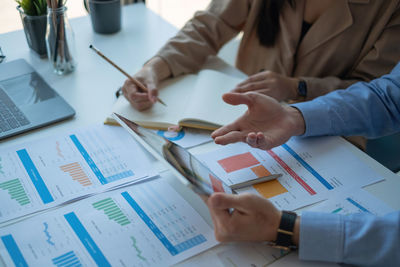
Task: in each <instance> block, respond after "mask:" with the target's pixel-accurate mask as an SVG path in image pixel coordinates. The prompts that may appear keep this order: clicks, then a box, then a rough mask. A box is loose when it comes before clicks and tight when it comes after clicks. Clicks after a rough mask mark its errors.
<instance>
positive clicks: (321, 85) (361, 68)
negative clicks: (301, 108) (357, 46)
mask: <svg viewBox="0 0 400 267" xmlns="http://www.w3.org/2000/svg"><path fill="white" fill-rule="evenodd" d="M388 12H390V13H392V14H391V16H388V20H386V21H379V22H378V23H379V24H380V25H377V26H376V27H375V28H374V29H373V30H372V31H371V33H370V34H369V38H368V40H367V41H366V44H365V46H364V49H363V51H361V53H360V57H359V59H358V61H357V62H356V63H355V64H354V67H353V68H352V69H351V70H350V71H349V72H348V74H347V75H346V77H344V78H343V79H341V78H338V77H333V76H330V77H323V78H315V77H301V78H302V79H303V80H305V81H306V82H307V87H308V96H307V99H313V98H315V97H318V96H321V95H324V94H326V93H329V92H331V91H333V90H336V89H345V88H347V87H348V86H350V85H352V84H353V83H356V82H360V81H370V80H373V79H375V78H376V77H380V76H382V75H384V74H387V73H389V72H390V71H391V70H392V68H393V67H394V66H395V65H396V64H397V63H398V62H399V61H400V7H399V6H397V8H396V11H395V12H394V13H393V10H390V11H388ZM344 56H345V55H344Z"/></svg>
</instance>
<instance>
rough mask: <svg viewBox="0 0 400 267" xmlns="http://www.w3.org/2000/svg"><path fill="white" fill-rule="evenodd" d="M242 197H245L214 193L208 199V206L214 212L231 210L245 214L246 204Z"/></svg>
mask: <svg viewBox="0 0 400 267" xmlns="http://www.w3.org/2000/svg"><path fill="white" fill-rule="evenodd" d="M243 197H246V195H245V194H244V195H231V194H225V193H214V194H212V195H211V196H210V197H209V198H208V203H209V206H210V207H212V208H213V209H215V210H229V209H231V208H233V209H235V210H239V211H242V212H246V208H247V206H248V205H247V203H245V202H246V200H245V199H243Z"/></svg>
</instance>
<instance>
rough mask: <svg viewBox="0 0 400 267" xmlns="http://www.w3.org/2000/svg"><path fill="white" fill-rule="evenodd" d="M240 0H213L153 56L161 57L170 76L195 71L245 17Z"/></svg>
mask: <svg viewBox="0 0 400 267" xmlns="http://www.w3.org/2000/svg"><path fill="white" fill-rule="evenodd" d="M248 11H249V3H248V1H244V0H214V1H212V2H211V3H210V5H209V6H208V8H207V9H206V10H205V11H198V12H196V14H195V16H194V17H193V18H192V19H191V20H190V21H188V22H187V23H186V25H185V26H184V27H183V28H182V29H181V30H180V31H179V32H178V34H177V35H176V36H175V37H173V38H171V39H170V40H169V41H168V42H167V44H165V45H164V46H163V47H162V48H161V49H160V50H159V52H158V53H157V54H156V56H158V57H161V58H163V59H164V60H165V61H166V62H167V64H168V65H169V67H170V70H171V72H172V75H173V76H177V75H180V74H183V73H190V72H195V71H198V70H199V69H200V68H201V66H202V65H203V63H204V62H205V61H206V59H207V57H208V56H210V55H216V54H217V53H218V50H219V49H220V48H221V47H222V46H223V45H224V44H225V43H227V42H228V41H229V40H231V39H232V38H233V37H234V36H235V35H237V34H238V33H239V32H240V31H241V29H242V27H243V25H244V23H245V21H246V18H247V14H248Z"/></svg>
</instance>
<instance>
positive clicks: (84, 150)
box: [0, 125, 157, 222]
mask: <svg viewBox="0 0 400 267" xmlns="http://www.w3.org/2000/svg"><path fill="white" fill-rule="evenodd" d="M150 159H151V158H149V156H148V154H146V153H145V152H144V151H143V150H142V148H141V146H140V145H139V144H137V143H136V141H135V140H134V139H133V138H132V137H131V136H130V135H129V134H128V133H127V132H126V131H125V130H124V129H122V128H120V127H112V126H105V125H99V126H94V127H90V128H85V129H82V130H76V131H73V132H70V133H68V134H63V135H59V136H52V137H49V138H46V139H42V140H38V141H36V142H30V143H27V144H21V145H18V146H13V147H10V148H6V149H4V150H3V151H1V152H0V166H1V168H0V202H1V203H2V204H1V206H0V222H4V221H7V220H10V219H13V218H16V217H19V216H22V215H26V214H29V213H32V212H36V211H39V210H43V209H46V208H50V207H54V206H57V205H59V204H62V203H65V202H67V201H71V200H74V199H78V198H82V197H84V196H87V195H90V194H93V193H96V192H101V191H104V190H108V189H111V188H114V187H116V186H120V185H123V184H126V183H131V182H135V181H139V180H141V179H146V178H149V177H153V176H155V175H157V173H156V172H154V171H152V170H151V168H150V166H151V164H150Z"/></svg>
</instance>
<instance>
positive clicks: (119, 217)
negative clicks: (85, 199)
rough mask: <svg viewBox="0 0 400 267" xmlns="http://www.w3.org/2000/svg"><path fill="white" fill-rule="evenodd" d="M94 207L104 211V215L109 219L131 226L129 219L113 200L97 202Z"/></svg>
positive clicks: (107, 199)
mask: <svg viewBox="0 0 400 267" xmlns="http://www.w3.org/2000/svg"><path fill="white" fill-rule="evenodd" d="M92 205H93V207H94V208H95V209H97V210H99V211H103V212H104V214H105V215H106V216H107V217H108V219H110V220H112V221H115V222H117V223H119V224H120V225H122V226H124V225H127V224H130V223H131V222H130V221H129V219H128V217H126V215H125V214H124V213H123V212H122V210H121V209H120V208H119V207H118V206H117V204H115V202H114V200H112V198H110V197H109V198H106V199H103V200H100V201H97V202H95V203H93V204H92Z"/></svg>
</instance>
